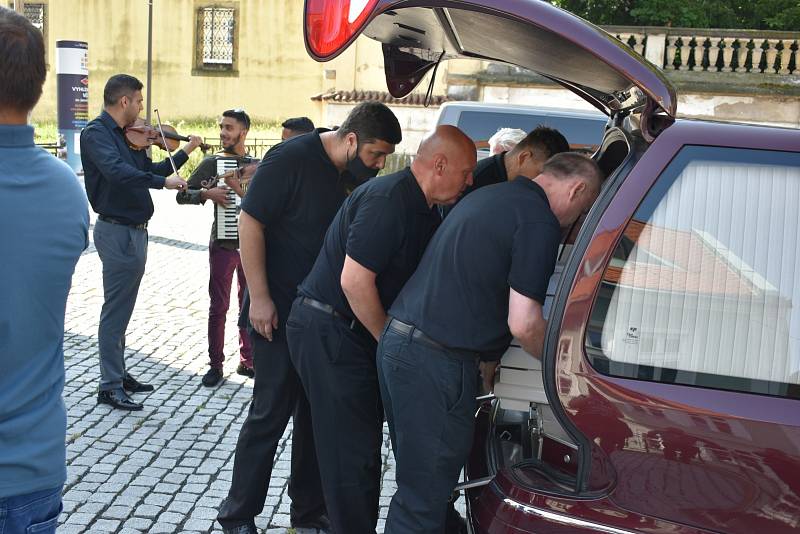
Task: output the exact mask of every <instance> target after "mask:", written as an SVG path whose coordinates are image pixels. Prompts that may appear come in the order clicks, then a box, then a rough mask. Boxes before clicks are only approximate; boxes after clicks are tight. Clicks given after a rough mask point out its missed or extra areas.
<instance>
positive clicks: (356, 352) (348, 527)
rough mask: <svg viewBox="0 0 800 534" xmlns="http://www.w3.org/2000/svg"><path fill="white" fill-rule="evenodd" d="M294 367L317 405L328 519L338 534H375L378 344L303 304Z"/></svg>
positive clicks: (296, 310) (293, 323)
mask: <svg viewBox="0 0 800 534" xmlns="http://www.w3.org/2000/svg"><path fill="white" fill-rule="evenodd" d="M286 335H287V337H288V339H289V348H290V352H291V357H292V361H293V362H294V364H295V368H296V369H297V372H298V374H299V375H300V380H301V381H302V383H303V388H304V389H305V392H306V395H307V396H308V401H309V403H310V405H311V421H312V424H313V427H314V442H315V443H316V446H317V457H318V458H319V470H320V475H321V477H322V489H323V492H324V494H325V504H326V505H327V509H328V518H329V519H330V521H331V526H332V528H333V531H334V532H335V533H336V534H368V533H374V532H375V527H376V525H377V522H378V498H379V496H380V477H381V467H382V462H381V457H380V450H381V441H382V428H383V408H382V406H381V402H380V393H379V391H378V377H377V372H376V369H375V348H376V343H375V340H374V339H373V338H372V337H371V336H370V335H369V334H368V333H367V332H366V331H362V332H355V331H353V330H351V329H350V328H349V326H348V325H347V324H346V322H345V321H344V320H343V319H341V318H337V317H334V316H333V315H330V314H327V313H325V312H323V311H320V310H317V309H315V308H310V307H308V306H306V305H304V304H302V303H301V302H300V301H299V300H295V302H294V305H293V306H292V312H291V313H290V314H289V318H288V320H287V323H286Z"/></svg>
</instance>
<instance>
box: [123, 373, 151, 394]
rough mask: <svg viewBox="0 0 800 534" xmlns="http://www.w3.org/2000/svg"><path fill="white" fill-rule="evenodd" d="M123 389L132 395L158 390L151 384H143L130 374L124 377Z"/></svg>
mask: <svg viewBox="0 0 800 534" xmlns="http://www.w3.org/2000/svg"><path fill="white" fill-rule="evenodd" d="M122 387H123V389H125V390H126V391H130V392H131V393H143V392H145V391H153V390H154V389H156V388H154V387H153V386H151V385H150V384H142V383H141V382H139V381H138V380H136V379H135V378H133V377H132V376H131V375H130V374H129V373H125V376H123V377H122Z"/></svg>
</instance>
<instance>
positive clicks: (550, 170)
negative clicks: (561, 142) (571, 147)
mask: <svg viewBox="0 0 800 534" xmlns="http://www.w3.org/2000/svg"><path fill="white" fill-rule="evenodd" d="M542 173H547V174H550V175H553V176H555V177H556V178H570V177H574V176H581V177H583V178H585V179H586V181H587V182H589V184H590V185H592V186H593V187H595V188H596V189H597V191H600V185H601V184H602V183H603V177H604V175H603V171H601V170H600V167H598V166H597V163H596V162H595V161H594V160H593V159H592V158H590V157H589V156H586V155H584V154H578V153H577V152H561V153H559V154H556V155H555V156H553V157H551V158H550V159H548V160H547V161H546V162H545V163H544V166H542Z"/></svg>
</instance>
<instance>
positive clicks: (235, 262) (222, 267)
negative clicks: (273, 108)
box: [175, 109, 255, 387]
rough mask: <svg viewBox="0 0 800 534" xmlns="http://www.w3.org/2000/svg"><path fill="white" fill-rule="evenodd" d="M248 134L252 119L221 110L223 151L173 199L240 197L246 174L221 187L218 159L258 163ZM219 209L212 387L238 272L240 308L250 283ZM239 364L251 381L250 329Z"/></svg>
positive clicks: (212, 256)
mask: <svg viewBox="0 0 800 534" xmlns="http://www.w3.org/2000/svg"><path fill="white" fill-rule="evenodd" d="M249 130H250V117H249V116H248V115H247V113H245V111H244V110H242V109H229V110H227V111H223V112H222V117H221V118H220V121H219V140H220V143H221V145H222V150H221V151H220V153H218V154H214V155H212V156H208V157H207V158H205V159H203V161H201V162H200V164H199V165H198V166H197V168H196V169H195V171H194V172H193V173H192V176H191V177H190V178H189V181H188V187H187V189H186V190H185V191H179V192H178V194H177V195H176V197H175V200H176V201H177V202H178V204H205V202H206V201H207V200H210V201H211V202H212V203H213V204H214V206H215V207H216V206H217V205H221V206H224V207H228V188H230V189H233V191H234V192H235V193H236V194H237V195H238V196H240V197H243V196H244V187H246V181H245V180H243V179H242V176H243V175H242V172H241V171H240V172H237V173H235V174H234V175H231V176H230V177H228V178H226V180H225V181H226V186H222V187H217V184H216V183H209V181H213V182H216V177H217V174H218V173H217V161H218V159H219V158H220V157H225V158H231V157H233V158H236V166H237V167H245V169H243V171H244V172H245V173H246V170H247V169H249V168H248V167H247V166H248V165H249V164H251V163H252V162H254V161H255V159H254V158H251V157H250V156H248V155H247V152H246V149H245V140H246V139H247V132H248V131H249ZM218 223H219V221H217V210H216V209H215V210H214V223H213V224H212V225H211V240H210V242H209V245H208V263H209V281H208V296H209V300H210V306H209V311H208V356H209V360H210V366H209V369H208V372H206V374H205V376H203V385H204V386H207V387H213V386H216V385H217V384H219V382H220V380H222V364H223V363H224V361H225V354H224V348H225V316H226V314H227V312H228V306H229V304H230V295H231V284H232V282H233V275H234V273H236V277H237V280H238V286H239V287H238V297H239V308H240V311H241V307H242V301H243V296H244V291H245V289H246V287H247V282H246V281H245V277H244V270H243V269H242V262H241V260H240V258H239V240H238V239H218V238H217V224H218ZM239 353H240V357H239V366H238V367H237V368H236V372H237V373H238V374H240V375H244V376H248V377H251V378H252V377H253V375H254V372H253V355H252V350H251V347H250V338H249V337H248V335H247V330H246V329H244V328H240V329H239Z"/></svg>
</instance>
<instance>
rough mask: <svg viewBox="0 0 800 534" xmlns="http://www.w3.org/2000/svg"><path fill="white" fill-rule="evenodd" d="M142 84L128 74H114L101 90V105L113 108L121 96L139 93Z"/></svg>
mask: <svg viewBox="0 0 800 534" xmlns="http://www.w3.org/2000/svg"><path fill="white" fill-rule="evenodd" d="M142 87H144V86H143V85H142V82H140V81H139V80H138V79H137V78H134V77H133V76H131V75H130V74H115V75H114V76H112V77H111V78H109V79H108V81H107V82H106V86H105V88H104V89H103V104H105V105H106V106H113V105H114V104H116V103H117V102H119V99H120V98H122V97H123V96H131V95H132V94H133V93H135V92H136V91H141V90H142Z"/></svg>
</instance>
